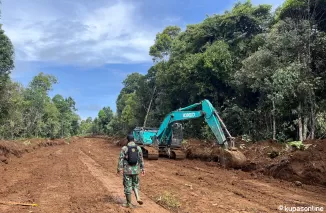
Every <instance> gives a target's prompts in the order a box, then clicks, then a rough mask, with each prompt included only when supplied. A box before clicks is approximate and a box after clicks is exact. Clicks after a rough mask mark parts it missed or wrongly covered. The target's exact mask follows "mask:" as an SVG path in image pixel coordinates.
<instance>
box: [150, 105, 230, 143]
mask: <svg viewBox="0 0 326 213" xmlns="http://www.w3.org/2000/svg"><path fill="white" fill-rule="evenodd" d="M199 106H200V107H201V110H198V111H191V110H192V109H195V108H197V107H199ZM201 117H204V118H205V121H206V123H207V124H208V126H209V127H210V129H211V130H212V131H213V133H214V135H215V137H216V139H217V141H218V144H220V145H223V144H225V142H226V137H225V135H224V132H223V130H222V127H221V123H222V126H223V127H224V129H225V130H226V132H227V134H228V136H229V137H231V135H230V134H229V132H228V131H227V129H226V127H225V125H224V123H223V122H222V120H221V119H220V117H219V116H218V114H217V111H216V109H215V108H214V107H213V105H212V104H211V103H210V102H209V101H208V100H203V101H202V102H200V103H195V104H192V105H190V106H187V107H184V108H180V109H178V110H176V111H173V112H171V113H169V114H168V115H167V116H166V117H165V119H164V120H163V122H162V124H161V126H160V128H159V130H158V132H157V134H156V137H157V138H158V139H159V140H160V141H162V140H167V139H169V138H170V137H171V132H172V128H171V126H172V124H173V123H174V122H177V121H185V120H190V119H198V118H201ZM220 121H221V122H220Z"/></svg>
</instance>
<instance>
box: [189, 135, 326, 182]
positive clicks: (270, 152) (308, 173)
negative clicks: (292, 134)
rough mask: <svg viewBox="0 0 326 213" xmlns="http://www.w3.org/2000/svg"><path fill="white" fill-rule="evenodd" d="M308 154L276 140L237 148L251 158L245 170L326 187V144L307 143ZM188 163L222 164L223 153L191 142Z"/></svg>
mask: <svg viewBox="0 0 326 213" xmlns="http://www.w3.org/2000/svg"><path fill="white" fill-rule="evenodd" d="M304 144H305V145H306V147H307V148H306V150H304V151H301V150H293V149H291V147H288V146H286V145H285V144H284V143H278V142H276V141H273V140H266V141H260V142H255V143H245V142H244V141H241V140H237V141H236V147H237V148H238V150H239V151H241V152H242V153H243V154H244V155H245V156H246V158H247V163H246V164H245V165H244V166H243V167H242V168H241V169H242V170H243V171H246V172H253V173H259V174H264V175H267V176H272V177H274V178H278V179H283V180H287V181H293V182H294V181H300V182H302V183H305V184H311V185H323V186H326V140H310V141H304ZM183 149H184V151H185V152H186V155H187V158H188V159H200V160H204V161H213V162H218V161H219V158H218V156H220V154H221V149H220V147H218V146H215V145H214V143H212V142H204V141H200V140H197V139H189V140H187V143H185V144H183Z"/></svg>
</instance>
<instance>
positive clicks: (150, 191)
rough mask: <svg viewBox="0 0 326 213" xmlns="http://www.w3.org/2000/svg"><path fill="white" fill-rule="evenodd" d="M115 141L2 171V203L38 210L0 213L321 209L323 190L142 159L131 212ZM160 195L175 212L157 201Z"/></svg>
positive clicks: (53, 153) (88, 141) (92, 141)
mask: <svg viewBox="0 0 326 213" xmlns="http://www.w3.org/2000/svg"><path fill="white" fill-rule="evenodd" d="M115 142H116V141H115V140H113V139H105V138H79V139H78V140H77V139H76V140H74V141H72V142H71V143H70V144H69V145H68V144H66V145H62V146H51V147H43V148H40V149H37V150H35V151H34V152H31V153H26V154H24V155H23V156H22V157H20V158H11V160H10V162H9V164H0V182H1V183H2V184H1V185H0V201H12V202H24V203H37V204H38V205H39V206H38V207H26V206H10V205H2V204H0V212H7V213H13V212H42V213H43V212H51V213H52V212H53V213H55V212H187V213H188V212H189V213H190V212H278V211H277V207H278V206H279V205H287V206H311V205H314V206H323V207H324V208H325V207H326V192H325V188H323V187H318V186H311V185H303V186H300V187H298V186H295V185H294V184H293V183H291V182H287V181H282V180H278V179H273V178H270V177H266V176H263V175H261V174H257V175H255V174H253V173H248V172H243V171H240V170H225V169H223V168H221V167H219V166H217V164H216V163H215V162H203V161H198V160H189V159H185V160H182V161H175V160H170V159H166V158H160V159H159V160H157V161H148V160H145V168H146V175H145V176H144V177H142V176H141V177H140V178H141V182H140V184H141V196H142V197H143V200H144V205H143V206H139V205H137V204H136V202H135V198H134V197H133V203H134V204H136V205H137V208H136V209H134V210H128V209H126V208H123V207H122V206H121V203H122V202H123V201H124V200H125V198H124V195H123V186H122V177H121V176H120V177H118V176H116V173H115V172H116V166H117V160H118V155H119V151H120V147H118V146H116V144H115ZM166 192H168V193H170V194H172V195H174V198H170V201H173V202H176V201H178V202H179V203H180V206H179V207H170V206H169V204H168V203H166V202H163V199H162V198H163V197H162V195H164V194H165V193H166ZM160 198H161V199H160ZM159 200H160V201H159Z"/></svg>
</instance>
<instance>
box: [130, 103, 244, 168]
mask: <svg viewBox="0 0 326 213" xmlns="http://www.w3.org/2000/svg"><path fill="white" fill-rule="evenodd" d="M197 108H200V109H198V110H196V109H197ZM199 118H204V119H205V121H206V123H207V124H208V126H209V127H210V129H211V130H212V132H213V133H214V135H215V138H216V140H217V144H218V145H219V146H220V147H219V150H220V152H219V156H218V159H219V161H220V163H222V165H224V166H227V167H233V168H236V167H241V166H243V165H244V164H245V162H246V157H245V156H244V155H243V153H241V152H240V151H239V150H238V149H237V148H236V147H235V144H234V138H233V137H232V136H231V134H230V133H229V131H228V130H227V128H226V126H225V124H224V122H223V121H222V119H221V118H220V116H219V115H218V113H217V111H216V109H215V108H214V107H213V105H212V104H211V102H210V101H208V100H203V101H201V102H200V103H195V104H192V105H190V106H187V107H184V108H180V109H178V110H175V111H173V112H170V113H169V114H168V115H167V116H166V117H165V118H164V120H163V122H162V123H161V125H160V127H159V128H145V127H136V128H135V129H134V130H133V132H132V134H133V136H134V139H135V142H136V144H137V145H139V146H140V147H141V148H142V150H143V153H144V157H147V158H148V159H150V160H157V159H158V158H159V156H160V155H167V156H168V157H169V158H173V159H184V158H185V157H186V154H185V153H184V151H183V150H182V146H181V144H182V141H183V133H182V130H183V126H182V124H181V122H182V121H186V120H191V119H199ZM222 128H223V129H224V131H225V133H226V134H227V136H228V137H227V138H226V137H225V134H224V132H223V129H222Z"/></svg>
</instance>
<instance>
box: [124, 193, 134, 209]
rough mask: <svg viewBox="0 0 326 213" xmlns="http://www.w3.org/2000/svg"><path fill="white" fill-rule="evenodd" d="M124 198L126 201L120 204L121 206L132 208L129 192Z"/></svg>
mask: <svg viewBox="0 0 326 213" xmlns="http://www.w3.org/2000/svg"><path fill="white" fill-rule="evenodd" d="M126 200H127V202H126V203H124V204H122V206H123V207H127V208H133V207H134V206H133V205H132V203H131V194H126Z"/></svg>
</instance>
